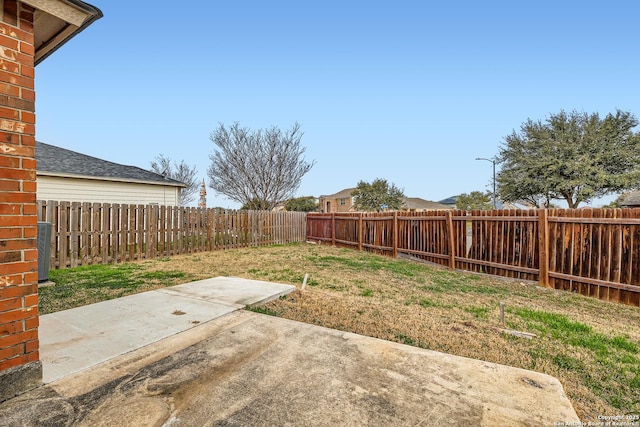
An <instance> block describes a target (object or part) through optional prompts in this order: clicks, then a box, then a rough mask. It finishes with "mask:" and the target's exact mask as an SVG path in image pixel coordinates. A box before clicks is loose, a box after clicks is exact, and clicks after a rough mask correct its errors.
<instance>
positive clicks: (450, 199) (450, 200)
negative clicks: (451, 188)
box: [438, 196, 458, 205]
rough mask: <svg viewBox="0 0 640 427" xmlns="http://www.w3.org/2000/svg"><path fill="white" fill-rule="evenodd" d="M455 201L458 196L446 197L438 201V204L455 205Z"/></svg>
mask: <svg viewBox="0 0 640 427" xmlns="http://www.w3.org/2000/svg"><path fill="white" fill-rule="evenodd" d="M457 201H458V196H451V197H447V198H446V199H442V200H440V201H439V202H438V203H441V204H443V205H455V204H456V202H457Z"/></svg>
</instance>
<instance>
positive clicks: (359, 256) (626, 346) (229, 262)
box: [40, 244, 640, 422]
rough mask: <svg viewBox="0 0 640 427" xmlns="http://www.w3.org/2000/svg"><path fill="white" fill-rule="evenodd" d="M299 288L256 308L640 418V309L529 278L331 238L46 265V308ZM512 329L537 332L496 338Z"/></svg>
mask: <svg viewBox="0 0 640 427" xmlns="http://www.w3.org/2000/svg"><path fill="white" fill-rule="evenodd" d="M305 273H308V274H309V280H308V282H307V287H306V288H305V290H304V291H300V290H298V291H296V292H294V293H292V294H290V295H288V296H287V297H283V298H281V299H280V300H277V301H274V302H271V303H269V304H267V305H265V306H262V307H259V308H257V309H255V310H256V311H259V312H262V313H266V314H270V315H274V316H281V317H284V318H287V319H293V320H298V321H301V322H306V323H312V324H315V325H321V326H325V327H329V328H334V329H340V330H344V331H350V332H355V333H358V334H362V335H368V336H372V337H377V338H382V339H386V340H391V341H396V342H400V343H404V344H409V345H413V346H418V347H422V348H428V349H432V350H437V351H442V352H446V353H450V354H456V355H459V356H465V357H471V358H475V359H481V360H486V361H489V362H495V363H501V364H505V365H510V366H516V367H520V368H524V369H531V370H534V371H538V372H543V373H547V374H550V375H553V376H555V377H557V378H559V379H560V381H561V382H562V384H563V386H564V389H565V391H566V393H567V395H568V397H569V399H570V400H571V402H572V404H573V406H574V408H575V409H576V412H577V413H578V415H579V416H580V418H581V419H582V420H583V421H584V422H587V421H598V415H623V414H640V328H639V327H638V326H639V325H640V309H639V308H634V307H628V306H624V305H619V304H613V303H609V302H603V301H599V300H596V299H593V298H587V297H583V296H581V295H577V294H572V293H569V292H562V291H556V290H552V289H545V288H540V287H538V286H536V285H535V284H531V283H523V282H519V281H514V280H504V279H499V278H491V277H487V276H482V275H477V274H471V273H461V272H453V271H449V270H446V269H443V268H439V267H434V266H429V265H425V264H422V263H418V262H414V261H408V260H394V259H391V258H386V257H382V256H378V255H373V254H369V253H365V252H357V251H354V250H349V249H339V248H334V247H330V246H327V245H312V244H298V245H287V246H271V247H263V248H245V249H234V250H229V251H219V252H211V253H198V254H193V255H182V256H177V257H173V258H163V259H158V260H150V261H143V262H140V263H133V264H122V265H115V266H111V265H108V266H102V265H96V266H89V267H79V268H75V269H69V270H58V271H51V273H50V279H51V280H53V281H54V282H56V285H54V286H50V287H43V288H41V289H40V309H41V313H43V314H44V313H49V312H52V311H58V310H64V309H67V308H71V307H74V306H78V305H84V304H89V303H92V302H97V301H101V300H104V299H109V298H116V297H120V296H124V295H128V294H132V293H136V292H142V291H146V290H151V289H156V288H159V287H165V286H171V285H174V284H180V283H185V282H189V281H193V280H199V279H204V278H208V277H215V276H238V277H245V278H250V279H259V280H267V281H274V282H281V283H289V284H294V285H297V286H298V289H300V285H301V283H302V280H303V278H304V275H305ZM500 302H503V303H504V306H505V320H506V327H507V328H509V329H514V330H518V331H524V332H530V333H533V334H535V335H536V337H535V338H533V339H526V338H519V337H516V336H513V335H509V334H505V333H501V332H500V331H499V327H500V310H499V306H500Z"/></svg>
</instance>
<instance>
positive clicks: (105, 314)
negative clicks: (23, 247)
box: [39, 277, 295, 383]
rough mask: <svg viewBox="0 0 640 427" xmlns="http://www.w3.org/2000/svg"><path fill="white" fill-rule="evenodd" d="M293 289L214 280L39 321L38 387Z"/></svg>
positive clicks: (99, 304)
mask: <svg viewBox="0 0 640 427" xmlns="http://www.w3.org/2000/svg"><path fill="white" fill-rule="evenodd" d="M293 290H295V286H291V285H284V284H277V283H269V282H262V281H259V280H248V279H241V278H228V277H216V278H212V279H207V280H202V281H198V282H193V283H188V284H186V285H179V286H175V287H172V288H165V289H159V290H155V291H150V292H144V293H140V294H135V295H130V296H127V297H124V298H118V299H114V300H109V301H103V302H100V303H97V304H91V305H87V306H83V307H78V308H74V309H71V310H65V311H61V312H57V313H52V314H47V315H44V316H41V317H40V328H39V338H40V359H41V362H42V369H43V381H44V383H49V382H52V381H55V380H57V379H59V378H62V377H64V376H66V375H69V374H72V373H74V372H78V371H81V370H83V369H86V368H88V367H90V366H94V365H96V364H98V363H102V362H104V361H107V360H109V359H111V358H113V357H116V356H119V355H122V354H125V353H127V352H130V351H132V350H135V349H138V348H140V347H143V346H145V345H148V344H150V343H153V342H156V341H158V340H161V339H163V338H166V337H168V336H171V335H174V334H177V333H180V332H183V331H185V330H187V329H190V328H193V327H194V326H196V325H199V324H201V323H205V322H209V321H211V320H213V319H215V318H217V317H220V316H223V315H225V314H227V313H230V312H232V311H234V310H237V309H241V308H243V307H245V306H246V305H248V304H255V303H259V302H261V301H267V300H270V299H273V298H277V297H278V296H280V295H283V294H286V293H289V292H291V291H293Z"/></svg>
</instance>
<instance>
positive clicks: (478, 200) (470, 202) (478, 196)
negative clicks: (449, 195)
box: [456, 191, 493, 211]
mask: <svg viewBox="0 0 640 427" xmlns="http://www.w3.org/2000/svg"><path fill="white" fill-rule="evenodd" d="M456 208H458V209H463V210H465V211H474V210H483V211H487V210H491V209H493V204H492V203H491V193H490V192H486V193H483V192H481V191H472V192H471V193H469V194H467V193H464V194H461V195H459V196H458V198H457V199H456Z"/></svg>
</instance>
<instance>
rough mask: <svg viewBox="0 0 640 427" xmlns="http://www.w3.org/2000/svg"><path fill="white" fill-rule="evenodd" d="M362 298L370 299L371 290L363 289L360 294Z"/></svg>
mask: <svg viewBox="0 0 640 427" xmlns="http://www.w3.org/2000/svg"><path fill="white" fill-rule="evenodd" d="M360 295H361V296H363V297H372V296H373V290H372V289H365V290H364V291H362V293H361V294H360Z"/></svg>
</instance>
